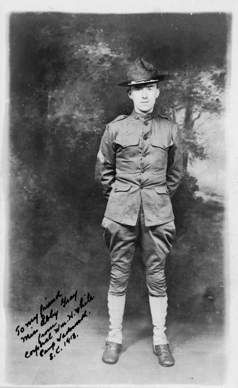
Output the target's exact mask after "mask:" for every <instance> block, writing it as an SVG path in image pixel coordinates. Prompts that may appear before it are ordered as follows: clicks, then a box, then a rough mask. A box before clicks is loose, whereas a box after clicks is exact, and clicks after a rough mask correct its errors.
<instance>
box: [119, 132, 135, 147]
mask: <svg viewBox="0 0 238 388" xmlns="http://www.w3.org/2000/svg"><path fill="white" fill-rule="evenodd" d="M115 143H116V144H119V145H120V146H122V147H129V146H135V145H138V144H139V136H138V134H129V135H125V134H124V135H119V136H117V138H116V139H115Z"/></svg>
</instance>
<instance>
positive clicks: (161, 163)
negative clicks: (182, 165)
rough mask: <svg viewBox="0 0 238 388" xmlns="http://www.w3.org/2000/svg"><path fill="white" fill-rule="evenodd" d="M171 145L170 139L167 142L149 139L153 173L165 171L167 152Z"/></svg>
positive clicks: (164, 139) (162, 139)
mask: <svg viewBox="0 0 238 388" xmlns="http://www.w3.org/2000/svg"><path fill="white" fill-rule="evenodd" d="M172 144H173V140H172V139H171V140H169V139H167V138H163V137H162V138H160V137H152V138H151V154H152V156H151V167H152V172H153V173H157V172H158V171H161V170H165V169H167V163H168V151H169V147H170V146H171V145H172Z"/></svg>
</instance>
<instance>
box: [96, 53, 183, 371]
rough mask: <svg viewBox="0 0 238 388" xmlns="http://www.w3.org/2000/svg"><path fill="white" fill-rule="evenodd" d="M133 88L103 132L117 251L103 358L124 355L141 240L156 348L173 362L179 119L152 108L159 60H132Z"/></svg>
mask: <svg viewBox="0 0 238 388" xmlns="http://www.w3.org/2000/svg"><path fill="white" fill-rule="evenodd" d="M127 76H128V81H126V82H123V83H121V84H119V86H126V87H129V89H128V96H129V98H130V99H131V100H132V101H133V104H134V110H133V112H132V114H131V115H129V116H119V117H117V118H116V119H115V120H114V121H112V122H111V123H110V124H108V126H107V128H106V130H105V132H104V135H103V137H102V140H101V145H100V149H99V152H98V160H97V172H98V173H97V176H98V179H99V180H100V183H101V186H102V190H103V193H104V195H105V197H106V198H107V199H108V203H107V208H106V212H105V217H104V219H103V222H102V226H103V228H104V239H105V243H106V245H107V247H108V250H109V254H110V259H111V275H110V286H109V292H108V310H109V319H110V330H109V334H108V337H107V339H106V349H105V351H104V353H103V357H102V360H103V361H104V362H105V363H108V364H115V363H116V362H117V361H118V358H119V353H120V351H121V346H122V322H123V314H124V306H125V298H126V290H127V284H128V279H129V274H130V268H131V264H132V260H133V255H134V251H135V246H136V244H138V245H139V246H140V248H141V252H142V257H143V262H144V265H145V272H146V283H147V288H148V293H149V303H150V309H151V315H152V323H153V350H154V353H155V354H156V355H157V356H158V362H159V363H160V364H161V365H162V366H166V367H167V366H172V365H174V358H173V356H172V354H171V352H170V350H169V345H168V340H167V337H166V334H165V329H166V327H165V322H166V314H167V292H166V279H165V273H164V268H165V260H166V256H167V255H168V253H169V251H170V249H171V245H172V241H173V239H174V235H175V225H174V215H173V210H172V205H171V201H170V198H171V197H172V195H173V194H174V193H175V190H176V189H177V187H178V185H179V181H180V178H181V174H182V154H181V148H180V142H179V134H178V127H177V125H176V124H175V123H173V122H171V121H169V120H168V119H167V118H164V117H161V116H159V115H157V114H155V113H154V112H153V110H154V105H155V102H156V99H157V98H158V97H159V93H160V90H159V88H158V82H160V81H163V80H164V79H166V78H167V76H166V75H158V74H157V70H156V69H155V67H154V66H153V65H151V64H149V63H148V62H146V61H145V60H144V59H142V58H137V60H136V61H135V62H134V64H133V65H132V66H131V67H130V69H129V71H128V73H127Z"/></svg>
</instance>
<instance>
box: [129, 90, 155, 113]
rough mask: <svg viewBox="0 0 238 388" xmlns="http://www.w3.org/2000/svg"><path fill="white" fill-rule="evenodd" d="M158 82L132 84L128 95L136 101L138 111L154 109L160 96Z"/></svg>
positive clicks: (135, 106) (145, 111)
mask: <svg viewBox="0 0 238 388" xmlns="http://www.w3.org/2000/svg"><path fill="white" fill-rule="evenodd" d="M159 93H160V91H159V89H158V88H157V84H156V83H153V84H148V85H136V86H131V88H130V90H129V92H128V96H129V98H130V99H131V100H132V101H133V103H134V109H135V112H137V113H151V112H152V111H153V109H154V105H155V101H156V98H157V97H159Z"/></svg>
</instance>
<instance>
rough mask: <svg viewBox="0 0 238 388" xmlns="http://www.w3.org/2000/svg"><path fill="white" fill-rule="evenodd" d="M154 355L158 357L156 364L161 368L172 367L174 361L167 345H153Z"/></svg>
mask: <svg viewBox="0 0 238 388" xmlns="http://www.w3.org/2000/svg"><path fill="white" fill-rule="evenodd" d="M153 348H154V354H156V356H158V362H159V364H160V365H162V366H173V365H174V364H175V360H174V358H173V356H172V354H171V352H170V350H169V345H168V344H167V345H154V346H153Z"/></svg>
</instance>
